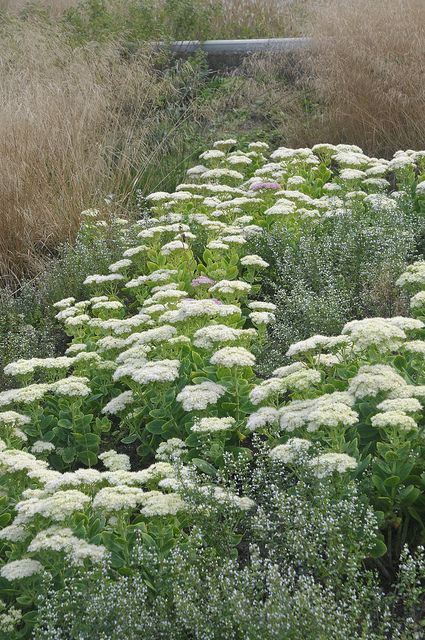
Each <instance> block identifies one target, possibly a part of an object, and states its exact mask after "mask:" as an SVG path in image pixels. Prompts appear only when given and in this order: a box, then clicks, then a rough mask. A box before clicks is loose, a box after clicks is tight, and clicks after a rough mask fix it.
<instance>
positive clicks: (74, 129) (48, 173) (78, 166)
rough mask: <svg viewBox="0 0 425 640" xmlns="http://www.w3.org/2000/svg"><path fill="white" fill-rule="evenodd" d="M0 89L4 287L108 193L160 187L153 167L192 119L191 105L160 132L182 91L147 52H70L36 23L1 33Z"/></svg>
mask: <svg viewBox="0 0 425 640" xmlns="http://www.w3.org/2000/svg"><path fill="white" fill-rule="evenodd" d="M188 80H189V81H190V78H188ZM0 83H1V86H2V91H1V93H0V276H1V277H2V278H3V281H5V279H6V280H7V281H9V282H10V281H11V279H12V280H13V278H15V279H19V278H20V277H21V275H22V273H23V272H34V271H35V270H37V261H39V260H40V259H42V258H43V255H46V254H48V253H49V252H50V251H51V250H54V248H55V247H57V245H58V243H60V242H61V241H64V240H67V239H70V238H72V237H73V235H74V234H75V231H76V229H77V227H78V223H79V214H80V212H81V211H82V210H83V209H85V208H88V207H90V206H97V205H99V203H100V204H102V203H103V198H104V196H105V195H106V194H108V193H111V192H112V193H119V194H121V201H124V200H125V198H126V195H127V194H128V193H130V191H131V189H132V187H133V185H134V181H135V180H137V179H138V180H139V181H140V182H141V183H142V184H143V183H144V184H145V185H146V188H147V189H154V188H155V187H157V186H159V185H160V184H161V181H163V180H164V178H166V177H167V171H168V170H169V168H167V165H165V167H161V168H160V167H159V166H158V165H161V160H162V159H163V156H164V154H166V153H169V151H170V147H171V149H173V145H174V147H176V145H178V144H180V142H182V141H181V140H180V138H179V132H178V129H179V126H180V124H181V122H182V121H184V120H185V119H186V120H187V119H189V118H190V119H195V118H196V114H195V113H194V112H193V110H192V108H191V105H189V106H188V107H187V108H186V109H181V113H180V110H178V113H177V116H175V117H171V116H170V115H169V114H166V118H165V120H164V125H163V126H162V125H161V122H162V121H161V117H162V116H161V110H160V109H158V105H164V106H165V105H167V104H168V103H169V102H173V101H174V103H176V104H179V100H180V94H179V92H180V91H181V87H179V85H178V83H175V82H174V83H173V81H172V79H169V78H168V77H167V76H166V75H164V74H160V73H158V72H157V70H156V69H155V67H154V63H153V59H152V57H151V56H150V55H149V54H148V53H141V54H139V55H137V56H134V57H133V58H131V59H130V60H128V59H127V60H126V59H124V58H123V57H122V55H121V52H120V50H119V47H117V46H116V45H113V44H107V45H102V46H100V45H96V46H95V45H92V46H87V47H85V48H79V49H72V48H71V47H69V46H68V45H67V43H66V41H65V40H64V39H63V36H61V34H60V33H57V32H55V30H54V29H50V30H49V29H46V26H45V25H43V26H42V27H40V28H38V27H37V24H36V23H35V22H34V21H32V22H31V23H24V24H21V25H20V26H19V27H18V26H15V27H14V28H12V29H10V28H8V29H6V30H5V31H4V33H3V34H2V56H1V58H0ZM161 127H162V128H161ZM158 130H159V132H160V133H158ZM183 142H184V141H183ZM183 152H184V149H183ZM179 154H180V155H179ZM175 156H176V158H177V159H176V163H178V162H181V159H182V156H181V150H180V149H177V148H176V153H175ZM174 168H175V167H174ZM161 171H162V173H161ZM118 205H119V203H118Z"/></svg>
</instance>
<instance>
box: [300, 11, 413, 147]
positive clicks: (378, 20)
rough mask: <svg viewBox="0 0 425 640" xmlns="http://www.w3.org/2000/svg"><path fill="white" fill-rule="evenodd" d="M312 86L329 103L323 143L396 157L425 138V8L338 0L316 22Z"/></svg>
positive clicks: (319, 129) (316, 130)
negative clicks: (395, 153)
mask: <svg viewBox="0 0 425 640" xmlns="http://www.w3.org/2000/svg"><path fill="white" fill-rule="evenodd" d="M310 29H311V32H312V34H313V38H314V45H315V46H314V51H313V54H312V56H311V58H310V60H309V62H308V63H307V68H308V72H309V75H310V79H311V81H312V83H311V85H310V88H311V89H312V90H313V93H314V94H315V95H316V96H317V98H318V99H319V101H320V102H321V103H322V109H321V110H320V112H319V113H316V116H315V117H314V118H313V121H312V122H311V130H310V136H311V140H309V143H311V144H313V143H314V142H317V140H318V139H320V140H322V139H327V140H329V141H331V142H335V143H339V142H347V143H354V142H355V143H356V144H358V145H360V146H361V147H362V148H363V149H364V150H365V151H366V152H367V153H373V154H380V155H382V154H384V155H388V154H392V153H393V152H394V151H395V150H396V149H398V148H400V147H403V148H408V147H411V148H414V149H418V148H421V146H423V142H424V138H425V116H424V113H425V109H424V107H425V89H424V86H425V82H424V79H425V76H424V74H425V38H424V36H425V4H424V3H423V2H422V1H421V0H409V1H408V2H405V1H403V0H391V1H390V2H389V1H388V0H376V1H375V2H369V1H368V0H358V2H350V1H349V0H330V1H326V2H322V3H320V4H319V5H318V10H317V11H316V12H314V14H313V17H312V18H311V25H310Z"/></svg>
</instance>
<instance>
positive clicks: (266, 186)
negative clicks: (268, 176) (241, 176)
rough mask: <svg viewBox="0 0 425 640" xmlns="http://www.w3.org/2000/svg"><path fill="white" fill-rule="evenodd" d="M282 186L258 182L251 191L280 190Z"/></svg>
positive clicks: (275, 183) (276, 183)
mask: <svg viewBox="0 0 425 640" xmlns="http://www.w3.org/2000/svg"><path fill="white" fill-rule="evenodd" d="M280 188H281V185H280V184H279V183H278V182H257V183H256V184H253V185H252V187H251V189H252V190H253V191H257V189H280Z"/></svg>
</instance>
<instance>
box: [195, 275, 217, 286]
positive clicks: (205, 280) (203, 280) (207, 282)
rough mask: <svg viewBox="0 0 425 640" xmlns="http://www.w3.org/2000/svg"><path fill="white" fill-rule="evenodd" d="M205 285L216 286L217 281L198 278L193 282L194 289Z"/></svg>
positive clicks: (204, 277) (205, 277)
mask: <svg viewBox="0 0 425 640" xmlns="http://www.w3.org/2000/svg"><path fill="white" fill-rule="evenodd" d="M203 284H215V280H212V278H209V277H208V276H198V277H197V278H194V280H192V286H193V287H199V286H201V285H203Z"/></svg>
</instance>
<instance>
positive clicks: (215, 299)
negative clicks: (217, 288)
mask: <svg viewBox="0 0 425 640" xmlns="http://www.w3.org/2000/svg"><path fill="white" fill-rule="evenodd" d="M211 300H212V301H213V302H215V304H223V303H222V301H221V300H217V298H211Z"/></svg>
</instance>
